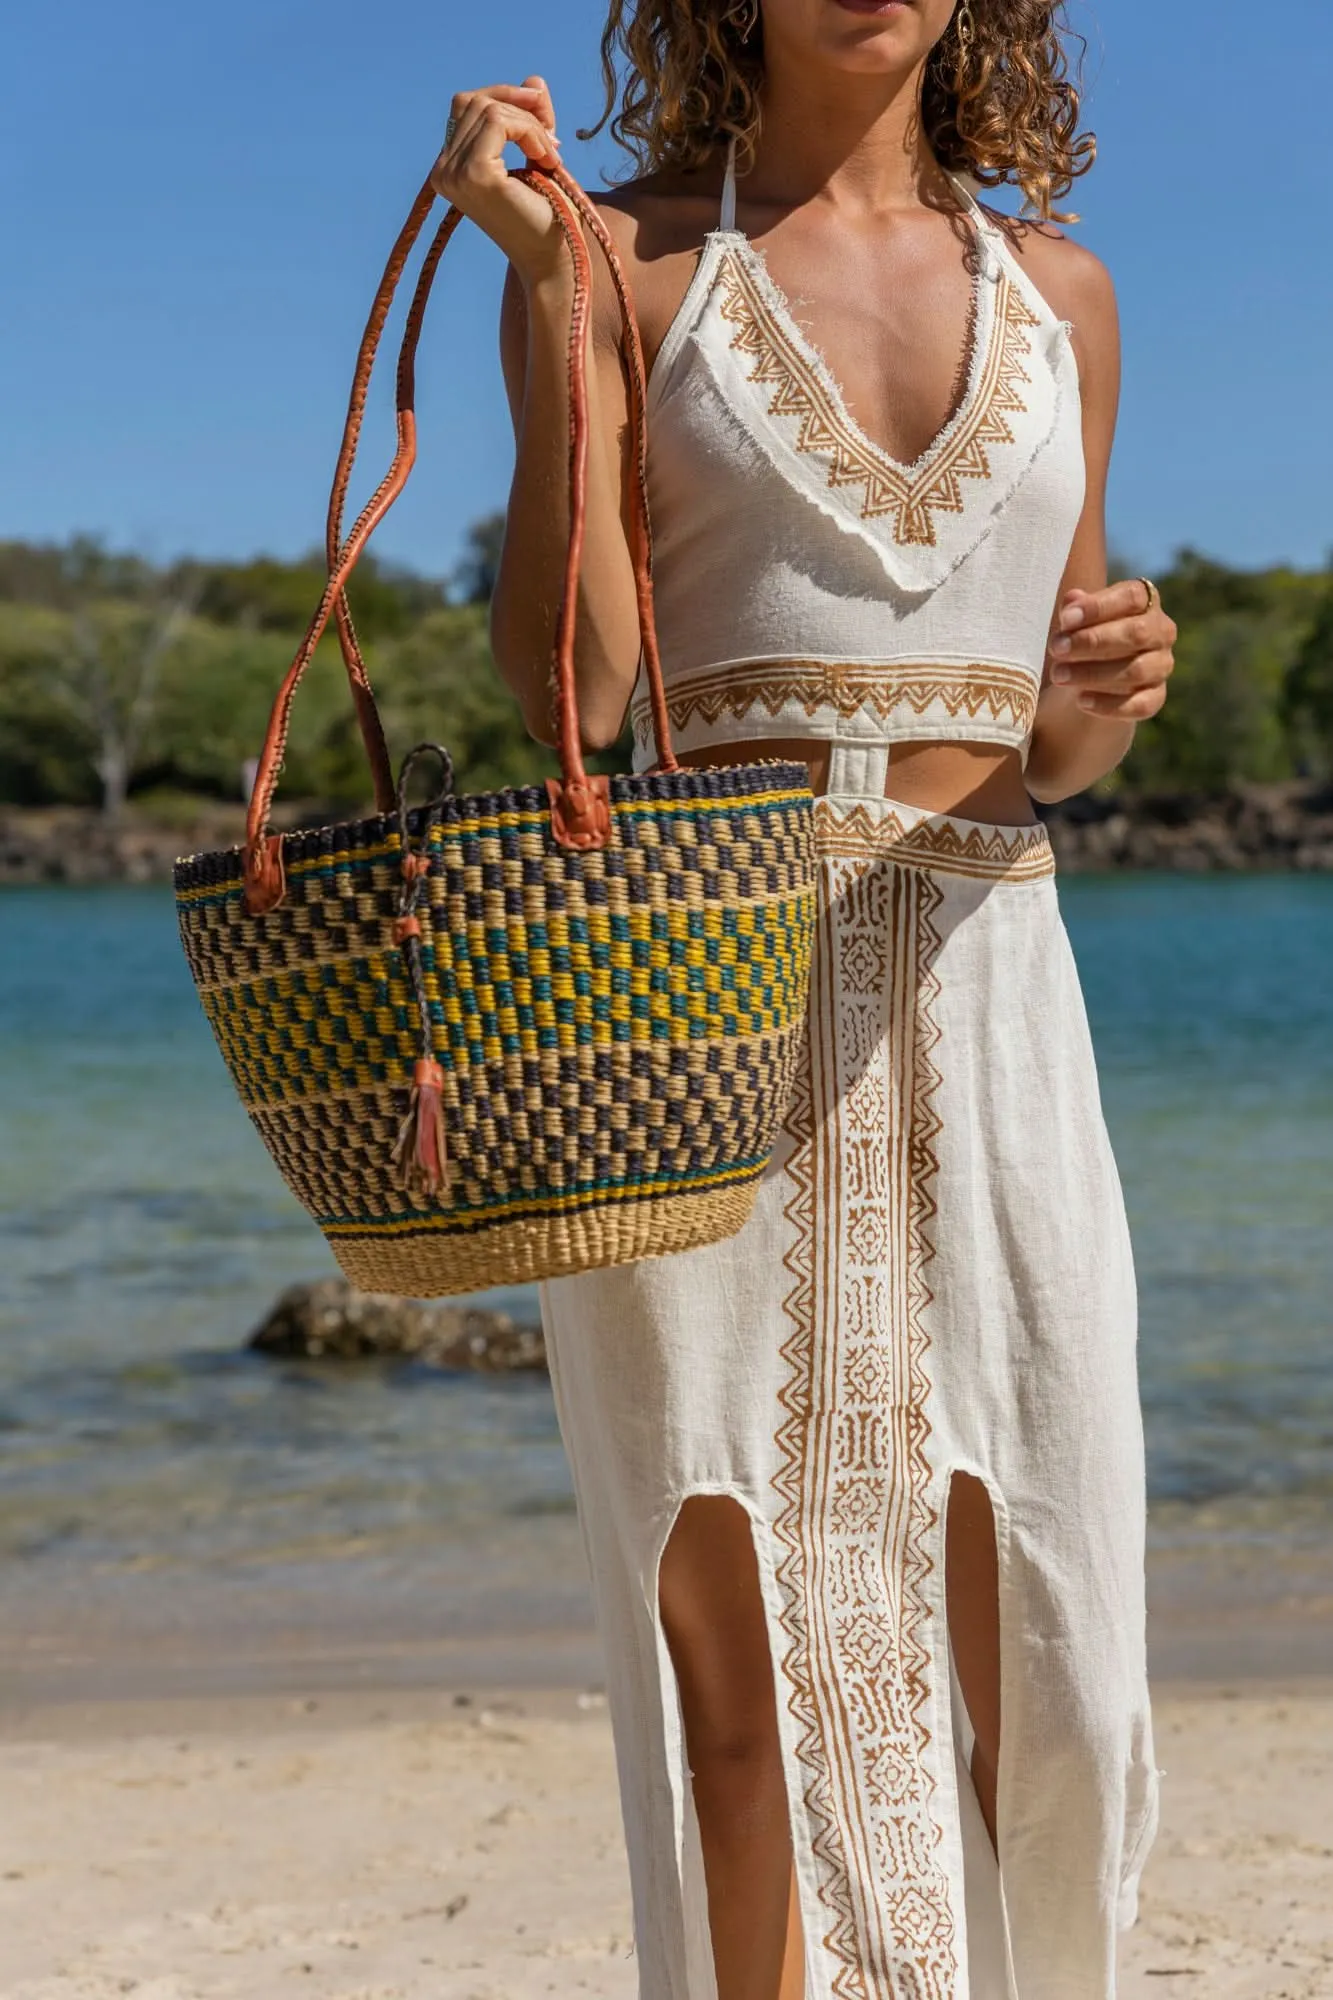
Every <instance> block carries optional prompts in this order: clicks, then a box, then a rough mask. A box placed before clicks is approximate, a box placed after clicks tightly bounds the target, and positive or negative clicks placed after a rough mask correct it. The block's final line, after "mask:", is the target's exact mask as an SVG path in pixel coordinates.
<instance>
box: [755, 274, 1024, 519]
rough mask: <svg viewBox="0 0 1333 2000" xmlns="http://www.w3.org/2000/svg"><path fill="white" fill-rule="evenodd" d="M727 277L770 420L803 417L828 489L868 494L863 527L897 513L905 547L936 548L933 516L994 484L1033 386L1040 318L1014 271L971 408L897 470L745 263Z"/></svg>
mask: <svg viewBox="0 0 1333 2000" xmlns="http://www.w3.org/2000/svg"><path fill="white" fill-rule="evenodd" d="M719 275H720V279H721V290H722V298H721V305H720V308H719V310H720V311H721V314H722V317H723V319H724V320H726V321H727V322H728V323H729V324H730V325H731V326H733V327H734V328H735V329H736V331H735V332H734V334H733V335H732V339H731V345H732V347H733V348H735V349H736V351H737V352H738V353H740V354H742V355H744V356H745V357H746V359H747V360H748V361H749V363H750V367H749V369H748V375H749V379H750V381H752V382H755V383H758V384H760V385H761V386H762V387H764V388H768V389H771V390H772V391H773V393H772V396H771V397H770V399H769V403H768V413H769V415H770V416H774V417H791V418H794V419H796V420H797V422H798V424H799V426H800V428H799V430H798V432H797V437H796V449H797V451H798V452H810V453H814V454H816V455H818V456H819V457H822V458H825V459H827V461H828V483H829V485H830V486H861V487H863V488H864V497H863V500H862V503H861V518H862V520H871V519H874V518H877V517H879V516H881V515H888V516H891V517H892V520H893V536H894V540H895V541H896V542H898V543H899V544H900V545H906V544H916V545H918V546H921V547H925V548H934V546H935V521H934V516H935V515H936V514H937V513H947V514H961V513H962V512H963V507H964V501H963V488H962V481H963V480H965V479H989V478H990V476H991V465H990V457H989V453H990V451H991V450H992V449H993V448H994V447H995V446H996V445H1005V444H1012V443H1013V442H1014V434H1013V431H1012V430H1011V428H1010V426H1009V423H1008V418H1009V417H1010V416H1014V415H1018V414H1019V413H1021V412H1022V411H1024V410H1026V408H1027V405H1026V403H1025V402H1024V401H1023V398H1022V395H1021V394H1020V387H1019V385H1020V384H1026V383H1028V382H1030V381H1031V377H1030V376H1029V375H1028V373H1027V371H1026V369H1025V368H1024V365H1023V364H1024V362H1025V361H1026V360H1027V359H1028V357H1029V355H1030V354H1031V351H1032V344H1031V341H1030V340H1029V338H1028V333H1029V330H1030V329H1031V328H1032V327H1034V326H1037V325H1039V324H1040V321H1039V320H1038V318H1037V315H1036V314H1035V313H1034V312H1033V311H1032V310H1031V308H1030V307H1029V306H1028V305H1026V304H1025V303H1024V301H1023V299H1022V298H1021V297H1020V296H1019V293H1018V290H1017V288H1016V286H1015V285H1014V283H1013V281H1012V279H1011V278H1010V277H1009V274H1008V272H1005V271H1002V272H1001V273H1000V274H999V276H998V277H997V278H996V279H995V289H996V297H995V302H994V306H993V308H992V318H991V324H990V332H989V337H988V339H987V343H986V352H985V355H984V357H983V359H982V363H981V367H980V370H979V372H978V373H977V375H976V379H975V381H974V383H973V386H972V392H971V394H970V396H969V398H968V401H967V402H966V403H965V404H964V406H963V409H962V410H961V411H960V412H959V415H958V417H957V418H956V419H955V421H954V422H953V423H951V424H949V425H947V426H946V427H945V429H944V430H943V431H942V432H941V433H940V435H939V437H938V438H937V439H936V440H935V443H934V444H933V445H932V446H930V448H929V449H928V450H927V451H926V453H925V454H924V455H923V457H922V458H920V459H919V460H918V461H917V463H916V465H914V466H903V465H899V464H898V462H897V460H896V459H893V458H890V457H889V455H888V453H887V452H883V451H881V450H879V448H878V447H877V446H876V445H873V444H872V443H871V442H870V440H869V438H867V437H866V436H865V434H864V432H863V431H861V430H860V429H859V428H858V426H857V425H855V424H854V423H853V422H852V419H851V418H850V416H849V415H848V413H847V409H846V407H845V405H844V403H843V401H842V399H841V397H840V396H839V395H838V394H837V392H836V391H835V389H834V388H833V387H832V385H831V384H830V383H829V382H827V381H826V380H825V379H824V377H823V374H822V373H821V371H820V369H819V368H817V367H816V366H814V365H813V363H812V361H811V360H810V358H809V357H808V356H807V355H806V354H804V353H802V351H801V349H800V347H799V346H798V345H797V344H796V342H795V341H794V340H793V339H792V337H791V334H790V333H789V331H788V330H787V328H785V327H784V326H783V325H782V323H781V320H780V319H779V317H778V316H777V315H776V314H775V312H774V311H773V309H772V308H771V306H770V305H769V303H768V301H767V299H766V298H765V297H764V295H763V292H762V290H761V288H760V285H759V283H758V281H757V280H756V277H755V275H754V273H753V271H751V270H750V268H749V267H748V265H747V263H746V261H745V259H744V258H743V257H742V256H740V255H739V254H738V253H737V252H736V251H734V250H733V251H729V252H728V253H727V255H726V256H725V257H724V258H723V260H722V263H721V265H720V267H719Z"/></svg>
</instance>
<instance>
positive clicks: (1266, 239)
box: [0, 0, 1333, 573]
mask: <svg viewBox="0 0 1333 2000" xmlns="http://www.w3.org/2000/svg"><path fill="white" fill-rule="evenodd" d="M1074 18H1075V19H1076V21H1077V22H1078V24H1079V25H1080V26H1082V27H1083V28H1084V29H1085V31H1086V32H1087V33H1088V35H1089V37H1090V41H1091V49H1090V61H1089V76H1090V83H1091V91H1090V113H1091V120H1092V123H1093V124H1094V126H1095V128H1096V129H1097V132H1098V135H1099V138H1100V140H1101V145H1102V158H1101V162H1100V164H1099V165H1098V167H1097V168H1096V170H1095V171H1094V173H1093V175H1092V177H1091V178H1090V180H1088V181H1086V182H1085V183H1084V184H1083V186H1082V188H1081V190H1080V193H1079V197H1078V199H1079V205H1080V207H1081V208H1082V211H1083V213H1084V216H1085V222H1084V224H1083V225H1082V226H1081V230H1080V233H1081V234H1082V236H1083V237H1084V239H1085V240H1086V241H1087V242H1088V243H1089V244H1090V245H1091V246H1092V247H1093V248H1094V249H1096V250H1097V251H1098V252H1099V253H1100V254H1101V255H1102V256H1104V257H1105V258H1106V260H1107V262H1108V263H1109V264H1110V266H1111V268H1112V270H1113V272H1114V274H1115V276H1116V279H1117V282H1118V285H1119V289H1120V297H1121V306H1122V312H1123V317H1124V329H1125V344H1126V376H1125V398H1124V410H1123V416H1122V423H1121V434H1120V442H1119V446H1118V450H1117V458H1116V464H1115V468H1114V472H1113V484H1112V494H1111V527H1112V535H1113V538H1114V540H1115V542H1116V543H1117V545H1118V546H1119V547H1120V548H1121V549H1122V550H1123V551H1124V552H1125V553H1126V554H1127V555H1128V556H1129V557H1131V558H1132V559H1133V560H1134V561H1135V562H1136V563H1138V564H1142V565H1145V566H1153V567H1155V566H1158V565H1160V564H1162V563H1164V562H1165V560H1166V558H1167V556H1168V555H1169V552H1170V551H1171V550H1172V549H1173V548H1174V547H1176V546H1177V545H1179V544H1181V543H1184V542H1192V543H1193V544H1195V545H1196V546H1198V547H1201V548H1203V549H1205V550H1207V551H1209V552H1210V553H1213V554H1215V555H1217V556H1220V557H1222V558H1225V559H1228V560H1231V561H1235V562H1239V563H1260V562H1267V561H1278V560H1292V561H1296V562H1300V563H1306V564H1314V563H1317V562H1320V561H1322V560H1323V559H1324V557H1325V555H1326V553H1327V552H1328V550H1329V548H1330V546H1333V478H1331V477H1330V458H1331V456H1333V451H1331V448H1333V355H1331V351H1330V349H1331V343H1330V338H1329V330H1330V327H1331V326H1333V275H1331V271H1333V260H1330V257H1329V248H1330V222H1329V205H1330V199H1333V195H1331V190H1333V138H1330V135H1329V124H1330V121H1329V117H1328V102H1327V98H1326V96H1325V89H1326V79H1327V77H1328V76H1329V75H1330V73H1333V22H1331V20H1330V12H1329V10H1328V9H1326V8H1325V7H1323V6H1316V5H1315V4H1314V0H1287V4H1286V5H1284V6H1281V7H1277V8H1269V9H1265V8H1256V7H1253V6H1244V7H1242V6H1241V5H1240V4H1239V0H1215V4H1213V5H1210V6H1205V5H1203V4H1202V0H1097V4H1096V5H1095V6H1091V5H1088V4H1086V3H1085V0H1076V6H1075V9H1074ZM601 21H602V7H601V4H600V0H555V4H552V0H507V4H505V5H504V6H497V5H494V4H492V5H489V6H482V5H477V6H473V5H471V4H466V0H442V4H439V5H437V6H435V7H433V8H428V7H425V6H422V5H420V4H419V0H378V4H377V5H375V6H373V7H367V6H365V5H363V4H360V0H227V4H225V5H214V6H204V7H200V6H188V5H185V6H183V5H182V4H181V0H117V4H116V5H113V6H107V5H106V4H105V0H102V4H97V5H94V4H92V0H63V3H62V0H46V4H44V5H42V6H40V7H37V6H30V7H27V8H24V9H23V10H22V11H21V14H20V15H19V16H18V18H17V20H14V21H12V23H11V25H9V27H8V28H7V32H6V37H5V42H6V46H5V63H4V71H5V74H4V77H3V79H0V176H2V178H3V200H4V215H5V220H4V225H3V227H4V270H5V273H6V276H7V279H8V283H7V285H6V288H5V289H6V295H7V296H6V300H5V305H4V310H3V314H0V366H2V367H3V382H4V391H3V393H4V400H5V410H4V415H3V429H2V431H0V440H2V441H0V535H4V536H25V537H32V538H48V537H62V536H64V535H66V534H68V533H70V532H71V531H73V530H76V529H86V530H89V531H91V532H93V533H97V534H100V535H103V536H105V537H106V538H107V539H108V540H109V541H110V542H112V543H113V544H115V545H117V546H135V547H138V548H140V549H142V550H143V551H144V552H145V553H148V554H151V555H155V556H158V557H166V556H170V555H174V554H176V553H178V552H184V551H195V552H198V553H202V554H207V555H213V556H243V555H246V554H249V553H252V552H255V551H258V550H271V551H273V552H275V553H278V554H283V555H289V554H294V553H296V552H298V551H299V550H301V549H303V548H306V547H308V546H310V545H311V544H312V543H314V542H315V541H317V540H318V539H319V536H320V532H321V521H322V514H323V506H324V496H325V489H326V485H327V480H328V475H329V471H330V467H331V463H332V456H333V452H334V449H335V447H336V442H337V436H338V431H339V426H340V422H341V415H342V409H343V405H344V402H345V398H346V392H347V375H348V370H349V367H350V364H351V361H352V357H353V354H354V351H355V345H356V340H357V337H358V334H359V331H360V327H361V323H362V319H363V317H364V313H365V309H366V305H367V303H368V300H369V296H370V293H371V290H372V289H373V283H374V279H375V276H376V275H377V273H378V270H379V266H380V264H381V262H382V259H383V256H384V254H385V252H386V250H387V248H388V245H389V243H390V241H391V239H392V236H393V234H394V232H395V231H396V229H397V227H398V225H399V223H400V221H401V219H402V216H403V214H404V213H405V211H406V209H407V206H408V204H409V202H410V199H411V197H412V194H413V193H414V191H415V189H416V187H417V186H418V184H419V182H420V181H421V179H422V178H423V176H424V174H425V171H426V169H427V168H428V166H429V164H430V161H431V159H432V158H433V156H434V152H435V149H436V146H437V142H438V138H439V134H440V130H441V127H442V124H443V119H444V114H445V111H446V109H447V104H448V99H449V96H450V94H451V92H452V91H453V90H455V89H457V88H461V87H465V86H468V85H472V84H477V83H482V82H488V81H493V80H495V79H497V78H500V77H509V78H517V77H519V76H521V75H522V74H524V73H525V72H527V71H531V70H537V71H540V72H542V73H543V74H545V75H546V76H547V77H548V78H549V79H550V81H551V84H552V86H553V90H554V94H555V98H556V104H557V109H558V112H559V114H560V126H561V131H562V135H563V136H564V138H565V142H566V143H565V156H566V159H567V160H568V163H569V165H570V167H571V169H572V170H573V171H574V172H575V173H576V174H578V175H579V176H580V178H581V179H583V180H584V181H585V182H588V183H590V184H591V183H595V182H596V180H597V179H598V177H599V175H600V174H601V173H602V172H603V171H605V170H606V169H608V168H612V169H614V164H615V161H616V159H617V153H616V149H615V148H614V147H612V146H611V145H610V144H609V143H608V142H606V141H605V140H603V141H601V142H598V143H597V144H596V145H593V146H581V145H579V144H578V143H577V142H576V141H575V140H574V138H573V132H574V127H575V126H576V125H578V124H581V123H584V122H590V120H591V118H592V116H593V115H595V113H596V111H597V110H598V109H599V99H600V93H599V87H598V75H597V65H596V46H597V37H598V33H599V31H600V27H601ZM501 276H502V269H501V263H500V259H499V257H498V253H496V252H494V251H493V250H492V249H491V248H490V246H489V245H487V244H485V243H484V242H483V241H482V239H481V238H480V237H479V236H478V235H477V234H476V233H475V232H473V231H471V230H468V231H467V232H466V240H464V238H463V237H460V238H459V239H457V247H456V248H455V249H454V250H451V252H450V254H449V258H448V259H447V260H446V265H445V270H444V273H443V276H442V280H441V282H440V284H439V285H438V286H437V291H436V304H435V307H434V312H433V320H432V322H431V324H430V325H429V326H428V329H427V334H426V338H425V341H424V343H423V352H422V361H421V365H420V369H419V383H420V397H419V408H420V411H421V421H422V436H423V450H422V463H421V466H420V468H419V470H418V472H417V474H416V476H415V478H414V480H413V483H412V486H411V487H410V488H409V491H408V494H407V496H406V497H405V498H404V499H403V500H402V501H401V502H400V504H399V508H398V510H397V513H396V515H395V516H394V517H393V518H392V519H391V521H390V523H389V525H388V526H387V527H386V529H385V530H384V531H383V533H382V536H381V538H380V547H381V548H382V550H383V552H384V553H385V554H386V555H388V556H392V557H395V558H397V559H399V560H401V561H405V562H409V563H411V564H413V565H415V566H417V567H419V568H422V569H425V570H427V571H431V572H436V573H438V572H443V571H445V570H447V569H448V568H449V567H450V566H451V565H452V563H453V562H454V560H455V559H456V556H457V554H458V549H459V545H460V539H461V536H462V533H463V531H464V529H465V527H466V525H467V523H468V521H469V520H471V519H473V518H475V517H476V516H477V515H479V514H481V513H483V512H485V511H486V510H488V509H489V508H492V507H495V506H498V505H501V504H502V503H503V499H504V495H505V492H506V489H507V485H508V478H509V465H510V456H511V443H510V433H509V425H508V418H507V415H506V412H505V408H504V403H503V397H502V393H501V388H500V380H499V370H498V365H497V362H496V358H495V330H494V323H495V311H496V306H497V303H498V298H499V288H500V281H501ZM389 397H390V391H389V387H388V384H387V381H386V383H385V385H384V386H383V388H382V391H381V394H380V396H379V397H378V398H377V399H376V403H375V406H374V407H375V416H376V417H377V418H378V422H372V424H371V426H370V433H371V456H372V460H373V469H374V471H375V472H376V473H378V471H379V470H381V469H382V465H383V463H384V462H385V455H386V453H387V451H388V449H389V446H390V428H389V409H390V400H389ZM370 469H371V467H370V465H368V467H367V476H369V472H370Z"/></svg>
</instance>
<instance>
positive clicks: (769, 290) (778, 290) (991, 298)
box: [709, 174, 997, 486]
mask: <svg viewBox="0 0 1333 2000" xmlns="http://www.w3.org/2000/svg"><path fill="white" fill-rule="evenodd" d="M949 179H950V182H951V184H952V185H953V187H954V189H955V192H956V193H957V194H958V196H959V198H960V201H961V204H962V207H961V211H960V212H961V213H962V214H963V215H964V216H965V218H966V220H967V222H968V223H969V225H970V227H971V231H972V241H973V246H974V254H975V258H976V274H975V276H974V278H973V280H972V293H971V299H970V302H969V307H968V315H967V323H966V328H965V332H964V339H965V341H966V343H967V369H966V379H965V383H964V388H963V393H962V395H961V396H960V397H959V399H958V402H957V404H956V406H955V408H954V409H953V411H952V412H951V413H950V415H949V416H948V417H946V418H945V420H944V422H943V424H941V426H940V428H939V429H938V430H937V431H936V433H935V435H934V437H933V438H931V440H930V442H929V443H928V444H927V445H926V446H925V448H924V450H922V451H921V452H919V453H918V455H917V456H916V457H915V458H914V459H911V460H905V459H901V458H897V457H895V455H894V454H893V452H891V451H889V450H888V449H887V447H886V446H884V445H882V444H879V443H877V442H876V440H875V439H874V438H872V437H871V436H870V434H869V432H868V431H866V430H865V428H864V427H863V425H862V424H860V423H859V422H858V420H857V419H856V417H854V416H853V414H852V412H851V409H850V407H849V405H848V402H847V397H846V395H845V393H844V391H843V388H842V384H841V383H840V381H839V379H838V377H837V376H836V375H835V374H834V372H833V369H832V367H831V366H830V364H829V360H828V357H827V355H826V354H825V352H824V350H823V348H822V347H821V346H820V345H819V344H818V343H817V342H816V341H814V340H812V339H811V338H810V336H809V335H808V334H807V333H806V332H805V329H804V328H803V327H802V325H801V323H800V321H799V320H798V318H797V317H796V313H795V311H794V309H793V307H792V304H791V301H790V299H789V298H788V296H787V294H786V292H785V291H784V289H783V287H782V286H781V285H780V284H779V283H778V281H777V279H776V278H775V277H774V276H773V273H772V271H771V270H770V269H769V265H768V258H767V256H766V254H765V252H764V250H763V247H762V246H761V245H760V244H757V243H755V242H754V241H753V240H752V239H751V238H750V237H749V236H748V235H747V234H746V232H745V231H744V230H743V229H737V228H731V229H722V228H719V229H714V230H710V232H709V238H710V240H711V241H716V242H720V243H721V244H722V245H724V246H725V248H727V249H730V250H731V251H732V252H733V254H736V253H739V255H740V256H741V258H742V260H743V261H744V263H745V265H746V268H747V269H748V271H749V273H750V276H751V278H752V280H753V282H754V285H755V288H756V290H757V291H758V292H759V294H760V296H761V298H762V299H763V302H764V304H765V306H766V307H767V309H768V313H769V316H770V318H771V319H772V320H773V321H774V322H775V323H776V325H777V327H778V329H779V331H780V332H781V334H782V336H783V338H784V339H785V340H786V341H787V342H788V343H789V344H790V346H791V347H792V348H793V349H794V350H795V352H796V353H797V354H798V355H799V356H800V358H801V360H802V361H803V362H804V363H805V366H806V367H807V368H808V369H809V370H810V371H811V372H812V373H813V374H814V375H815V376H816V377H817V379H818V380H819V382H820V383H821V385H822V387H823V389H824V392H825V394H826V395H827V396H828V398H829V400H830V402H831V403H832V405H833V407H834V410H835V412H836V414H837V417H838V421H839V424H840V425H841V426H842V427H843V428H844V429H845V430H846V432H847V433H848V435H849V436H850V437H852V438H853V439H854V440H855V442H856V444H857V446H858V448H859V449H860V450H861V451H862V452H863V453H864V454H865V456H866V458H867V459H868V460H869V461H870V462H871V463H872V464H875V465H879V466H881V467H883V468H884V470H885V471H886V472H887V473H889V474H891V475H893V476H894V477H895V478H897V479H899V480H902V481H905V482H906V483H907V484H908V485H911V486H915V485H916V484H917V483H918V481H919V480H921V479H922V478H923V477H924V476H925V475H926V474H927V473H928V472H929V471H930V470H931V468H932V466H933V465H934V464H935V462H936V460H937V459H938V458H939V457H940V456H941V454H942V453H944V452H945V451H947V450H948V448H949V446H950V444H951V443H952V441H953V439H954V437H955V436H956V434H957V432H958V431H959V430H960V429H961V428H962V427H963V425H964V424H966V423H967V422H968V421H969V420H970V418H971V416H972V413H973V411H974V410H975V409H976V407H977V403H978V399H979V398H980V397H981V395H982V394H983V391H984V378H985V375H986V372H987V359H988V355H989V351H990V347H991V343H992V339H993V336H994V333H995V310H996V304H995V294H996V289H997V287H996V285H995V283H994V282H993V281H994V278H995V276H996V272H995V265H994V254H993V250H992V246H991V242H990V238H989V234H988V232H987V228H986V223H985V219H984V217H983V216H982V214H981V210H980V207H979V205H978V203H977V202H975V201H974V200H973V199H972V197H971V196H970V195H969V194H968V193H967V191H966V189H964V188H963V187H962V186H961V185H960V184H959V183H958V182H957V180H956V179H955V177H954V176H953V175H952V174H951V175H950V176H949Z"/></svg>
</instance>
